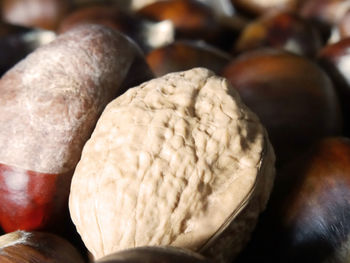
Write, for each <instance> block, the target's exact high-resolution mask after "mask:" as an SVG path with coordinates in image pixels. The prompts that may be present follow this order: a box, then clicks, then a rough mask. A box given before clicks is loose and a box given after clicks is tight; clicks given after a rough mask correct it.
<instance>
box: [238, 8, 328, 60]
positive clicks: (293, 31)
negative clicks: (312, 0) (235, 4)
mask: <svg viewBox="0 0 350 263" xmlns="http://www.w3.org/2000/svg"><path fill="white" fill-rule="evenodd" d="M321 46H322V39H321V36H320V35H319V32H318V31H317V30H316V29H315V28H314V27H313V25H311V24H310V23H309V22H308V21H307V20H305V19H303V18H302V17H300V16H298V15H297V14H295V13H290V12H272V13H268V14H266V15H262V16H261V17H259V18H258V19H257V20H255V21H253V22H252V23H250V24H248V25H247V26H246V27H245V28H244V29H243V31H242V33H241V35H240V37H239V38H238V40H237V42H236V44H235V46H234V49H233V52H234V53H241V52H243V51H247V50H251V49H257V48H259V47H273V48H277V49H284V50H287V51H290V52H293V53H296V54H299V55H304V56H308V57H314V56H315V55H316V54H317V52H318V50H319V49H320V48H321Z"/></svg>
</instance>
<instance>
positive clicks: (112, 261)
mask: <svg viewBox="0 0 350 263" xmlns="http://www.w3.org/2000/svg"><path fill="white" fill-rule="evenodd" d="M179 262H182V263H210V262H211V261H210V260H209V259H206V258H205V257H203V256H202V255H200V254H198V253H195V252H192V251H189V250H185V249H182V248H176V247H137V248H133V249H128V250H123V251H120V252H117V253H114V254H112V255H109V256H106V257H103V258H101V259H99V260H97V261H95V263H179Z"/></svg>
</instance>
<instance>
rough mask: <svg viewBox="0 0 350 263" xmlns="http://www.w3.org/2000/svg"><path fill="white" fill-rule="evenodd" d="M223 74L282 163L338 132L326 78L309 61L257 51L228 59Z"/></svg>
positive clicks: (335, 109) (339, 126) (333, 95)
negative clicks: (257, 122)
mask: <svg viewBox="0 0 350 263" xmlns="http://www.w3.org/2000/svg"><path fill="white" fill-rule="evenodd" d="M222 75H223V76H224V77H226V78H228V80H229V81H230V82H231V83H232V86H233V87H234V88H235V89H237V91H238V92H239V94H240V95H241V97H242V100H243V101H244V102H245V103H246V104H247V105H248V107H250V108H251V109H252V110H253V111H254V112H255V113H256V114H257V115H258V116H259V117H260V119H261V122H262V123H263V124H264V125H265V127H266V129H267V131H268V134H269V137H270V139H271V143H272V145H273V146H274V149H275V151H276V156H277V161H278V162H285V161H288V160H290V159H291V158H293V157H295V156H296V155H298V154H299V153H300V152H302V151H303V150H305V149H307V147H308V146H310V145H311V144H312V143H313V142H314V141H316V140H317V139H318V138H322V137H324V136H328V135H339V134H341V132H342V117H341V112H340V104H339V100H338V97H337V94H336V92H335V89H334V87H333V85H332V82H331V80H330V79H329V77H328V75H327V74H326V73H325V72H324V71H323V70H322V69H321V68H320V67H319V66H318V65H317V64H316V63H314V62H312V61H311V60H308V59H306V58H304V57H301V56H298V55H294V54H291V53H288V52H285V51H278V50H272V49H262V50H256V51H251V52H247V53H244V54H242V55H241V56H239V57H237V58H235V59H233V60H232V61H231V62H230V63H229V64H228V65H227V66H226V67H225V68H224V69H223V73H222Z"/></svg>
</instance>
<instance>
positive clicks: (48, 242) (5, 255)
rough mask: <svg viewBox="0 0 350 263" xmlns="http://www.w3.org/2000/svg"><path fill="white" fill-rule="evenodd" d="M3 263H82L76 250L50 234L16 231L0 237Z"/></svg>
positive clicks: (0, 255) (0, 253) (0, 256)
mask: <svg viewBox="0 0 350 263" xmlns="http://www.w3.org/2000/svg"><path fill="white" fill-rule="evenodd" d="M0 262H3V263H5V262H6V263H24V262H25V263H48V262H50V263H51V262H52V263H62V262H65V263H83V262H84V260H83V258H82V256H81V255H80V254H79V252H78V250H77V249H76V248H75V247H74V246H73V245H71V244H70V243H69V242H68V241H67V240H65V239H63V238H61V237H59V236H56V235H54V234H52V233H45V232H35V231H34V232H27V231H16V232H11V233H8V234H5V235H2V236H0Z"/></svg>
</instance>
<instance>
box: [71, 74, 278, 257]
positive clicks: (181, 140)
mask: <svg viewBox="0 0 350 263" xmlns="http://www.w3.org/2000/svg"><path fill="white" fill-rule="evenodd" d="M273 178H274V153H273V149H272V147H271V145H270V143H269V140H268V137H267V134H266V132H265V129H264V128H263V126H262V125H261V124H260V122H259V120H258V118H257V117H256V116H255V114H253V113H252V112H251V111H250V110H249V109H248V108H247V107H246V106H245V105H244V104H243V103H242V102H241V100H240V98H239V96H238V93H237V92H236V91H235V90H234V89H233V88H230V87H229V84H228V81H226V80H225V79H224V78H221V77H218V76H216V75H215V74H214V73H213V72H212V71H209V70H207V69H204V68H194V69H192V70H188V71H183V72H177V73H170V74H168V75H165V76H163V77H160V78H157V79H153V80H151V81H149V82H145V83H143V84H141V85H140V86H137V87H135V88H132V89H129V91H127V92H126V93H124V94H123V95H122V96H120V97H118V98H117V99H115V100H114V101H112V102H111V103H110V104H108V106H107V107H106V109H105V111H104V112H103V114H102V115H101V118H100V119H99V121H98V123H97V126H96V128H95V130H94V132H93V134H92V136H91V138H90V140H89V141H88V142H87V143H86V145H85V146H84V150H83V154H82V158H81V160H80V162H79V164H78V166H77V169H76V170H75V173H74V175H73V179H72V185H71V193H70V203H69V205H70V213H71V217H72V220H73V222H74V223H75V225H76V227H77V230H78V232H79V233H80V235H81V236H82V239H83V241H84V243H85V245H86V246H87V248H88V249H89V250H90V251H91V252H92V254H93V255H94V256H95V258H96V259H99V258H101V257H103V256H105V255H108V254H110V253H113V252H117V251H120V250H123V249H127V248H133V247H139V246H155V245H161V246H164V245H165V246H167V245H170V246H176V247H182V248H186V249H191V250H193V251H197V252H200V253H203V254H204V255H206V256H208V257H209V258H214V259H215V260H217V261H219V262H229V261H230V260H231V259H232V258H233V257H234V256H235V255H236V254H237V253H238V252H239V251H240V250H241V249H242V247H243V246H244V244H245V243H246V242H247V241H248V240H249V235H250V232H251V231H252V229H253V228H254V226H255V224H256V221H257V218H258V215H259V213H260V212H261V211H262V210H263V209H264V207H265V205H266V202H267V200H268V197H269V194H270V191H271V187H272V183H273Z"/></svg>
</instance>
